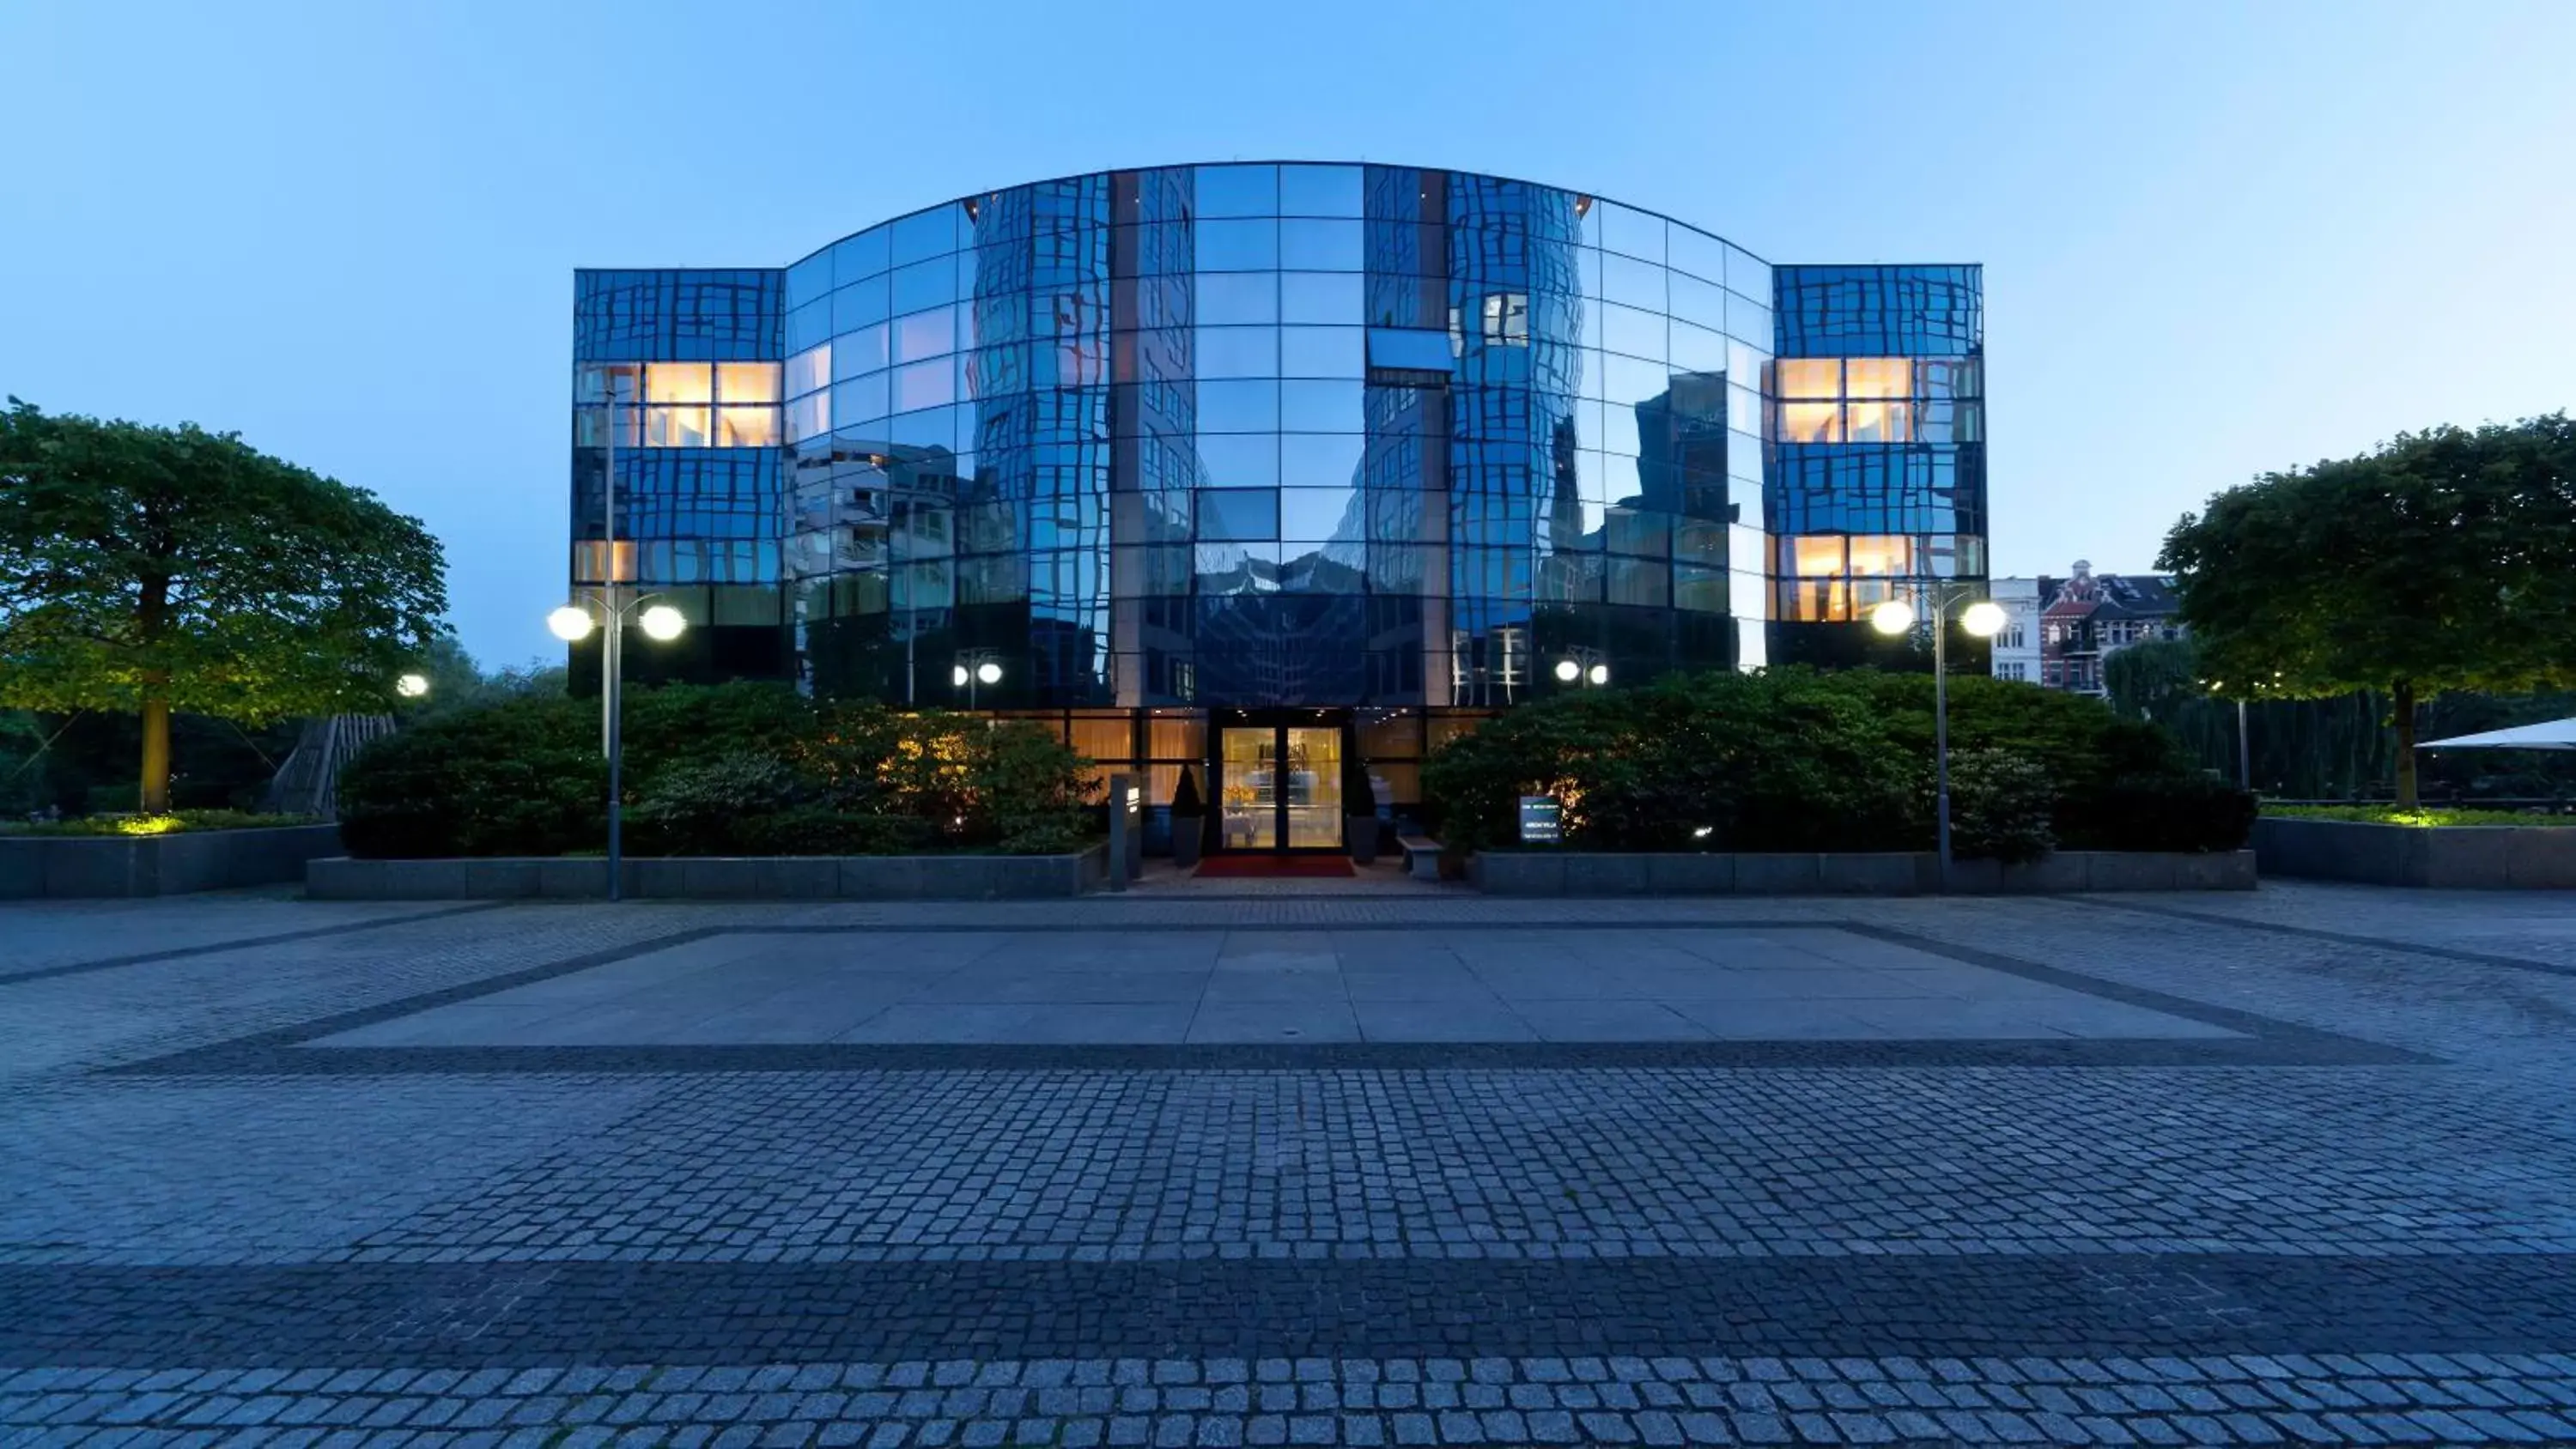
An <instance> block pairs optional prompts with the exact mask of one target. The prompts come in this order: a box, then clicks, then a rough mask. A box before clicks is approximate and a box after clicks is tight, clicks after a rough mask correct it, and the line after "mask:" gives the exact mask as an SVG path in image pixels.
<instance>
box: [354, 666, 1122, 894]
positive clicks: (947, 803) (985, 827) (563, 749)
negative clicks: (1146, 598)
mask: <svg viewBox="0 0 2576 1449" xmlns="http://www.w3.org/2000/svg"><path fill="white" fill-rule="evenodd" d="M1087 764H1088V762H1087V761H1085V760H1084V759H1082V757H1081V756H1079V755H1077V754H1075V753H1074V752H1073V751H1072V750H1070V749H1068V748H1066V747H1065V745H1064V744H1063V743H1062V742H1061V741H1060V740H1058V739H1057V738H1056V737H1055V736H1053V735H1052V734H1050V733H1048V732H1047V731H1044V730H1041V729H1039V728H1037V727H1035V726H1032V725H1028V724H1023V723H1018V722H1009V721H1005V722H994V721H988V720H983V719H973V718H968V717H965V716H961V715H948V714H941V713H937V712H926V713H918V714H904V713H899V712H897V711H895V710H891V709H888V708H886V707H885V706H883V705H879V704H874V703H864V702H861V703H846V704H836V703H829V702H816V701H813V700H809V699H806V698H805V697H803V696H801V695H799V694H797V693H796V692H795V691H794V690H793V689H791V688H788V687H786V686H784V685H768V684H727V685H716V686H697V685H671V686H666V687H663V688H658V689H651V690H638V691H635V692H634V693H633V694H631V695H630V696H629V697H628V701H627V717H626V728H625V776H624V785H625V789H626V805H627V810H626V815H627V821H628V825H629V830H628V835H627V840H628V843H629V845H630V847H631V848H632V849H633V850H635V851H636V852H637V853H638V854H675V855H698V854H725V855H802V854H833V855H841V854H851V855H859V854H895V853H908V852H914V851H938V850H985V851H1004V852H1013V853H1018V852H1029V851H1041V850H1042V851H1049V852H1053V851H1062V850H1071V849H1077V848H1079V847H1080V846H1081V845H1082V844H1083V842H1084V840H1085V837H1086V835H1087V833H1088V820H1089V817H1088V814H1087V812H1086V808H1085V795H1086V793H1087V791H1088V790H1089V788H1090V787H1089V786H1088V784H1087V782H1086V781H1085V779H1084V770H1085V767H1086V766H1087ZM605 772H606V766H605V764H604V762H603V761H602V760H601V759H600V753H599V706H598V704H597V702H596V701H595V700H593V701H583V700H572V699H562V698H526V699H512V700H507V701H504V702H502V703H499V704H495V705H492V706H490V707H488V708H482V709H475V710H470V711H464V712H460V713H457V714H453V715H447V716H441V717H437V718H433V719H427V720H423V721H421V722H419V723H417V724H415V725H413V726H411V727H410V728H407V729H405V730H404V731H402V732H401V733H400V734H397V735H394V736H393V737H391V738H389V739H386V740H383V741H380V742H378V743H377V744H375V745H372V746H370V747H369V748H368V749H367V750H366V751H365V752H364V753H363V754H361V755H360V756H359V757H358V758H357V759H356V760H354V761H352V762H351V763H350V766H349V769H348V770H347V771H346V772H345V773H344V774H343V775H342V777H341V782H340V811H341V830H342V835H343V838H344V839H345V840H346V841H347V843H348V845H349V849H350V851H351V852H352V853H353V854H357V855H362V856H455V855H560V854H564V853H567V852H574V851H595V850H598V849H600V848H601V847H602V846H603V845H604V844H605V842H606V838H607V810H606V805H605V794H606V788H607V782H606V775H605Z"/></svg>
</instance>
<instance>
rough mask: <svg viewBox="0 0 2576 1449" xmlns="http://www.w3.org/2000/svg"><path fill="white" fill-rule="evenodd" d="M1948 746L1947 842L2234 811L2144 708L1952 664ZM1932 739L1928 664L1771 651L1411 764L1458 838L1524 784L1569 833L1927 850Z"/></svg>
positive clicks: (1968, 848)
mask: <svg viewBox="0 0 2576 1449" xmlns="http://www.w3.org/2000/svg"><path fill="white" fill-rule="evenodd" d="M1950 747H1951V751H1952V755H1951V760H1952V769H1953V777H1952V791H1951V797H1952V798H1951V805H1952V831H1953V846H1954V848H1956V849H1957V850H1958V851H1959V853H1960V854H1962V855H1988V856H1992V857H1994V858H1998V859H2006V860H2027V859H2032V858H2035V857H2036V856H2037V855H2039V854H2043V853H2045V852H2046V851H2047V850H2048V849H2049V848H2050V847H2051V844H2052V843H2063V844H2065V845H2067V846H2069V847H2077V846H2081V847H2083V848H2088V849H2117V850H2168V849H2191V850H2203V849H2232V848H2234V846H2235V845H2236V844H2240V843H2241V842H2242V840H2243V838H2244V832H2243V829H2242V828H2239V827H2237V826H2235V825H2233V824H2231V822H2233V821H2235V820H2237V819H2238V818H2239V817H2240V816H2242V817H2243V818H2246V819H2250V815H2251V809H2252V802H2251V799H2250V797H2245V796H2242V795H2241V794H2239V793H2238V792H2231V791H2227V790H2226V789H2225V788H2224V787H2214V786H2212V784H2211V782H2209V781H2207V780H2206V779H2205V778H2203V777H2202V776H2200V775H2198V774H2197V773H2195V772H2193V771H2192V770H2191V768H2190V766H2189V765H2188V763H2187V762H2186V760H2185V759H2184V757H2183V755H2182V754H2181V752H2180V750H2179V749H2178V747H2177V746H2176V745H2175V742H2174V741H2173V739H2172V738H2171V737H2170V736H2168V735H2167V734H2166V733H2165V732H2164V731H2163V730H2161V729H2160V728H2158V727H2157V726H2155V725H2151V724H2147V723H2145V722H2143V721H2138V720H2124V719H2121V718H2119V717H2118V716H2116V715H2114V714H2112V713H2111V712H2110V711H2109V710H2108V709H2105V708H2104V707H2103V706H2102V704H2101V703H2100V702H2099V701H2097V700H2091V699H2086V698H2083V697H2081V696H2076V695H2069V694H2063V693H2060V692H2057V691H2053V690H2045V689H2040V688H2037V687H2035V686H2032V685H2028V684H2019V683H2013V682H2010V681H2003V680H1994V679H1987V678H1983V677H1973V676H1970V677H1960V678H1955V679H1953V680H1952V681H1951V683H1950ZM1932 756H1933V680H1932V679H1931V678H1930V676H1928V675H1907V674H1881V673H1878V672H1876V671H1872V670H1851V671H1844V672H1838V673H1820V672H1818V671H1815V670H1812V669H1806V668H1798V667H1790V668H1781V669H1771V670H1763V671H1759V672H1756V673H1752V674H1739V673H1733V672H1712V673H1706V674H1695V675H1674V676H1667V677H1665V678H1663V679H1660V680H1657V681H1655V682H1654V683H1652V684H1649V685H1645V686H1643V687H1640V688H1633V689H1618V690H1586V691H1583V692H1580V693H1567V694H1559V695H1552V696H1549V697H1547V698H1544V699H1541V700H1538V701H1535V702H1533V703H1530V704H1526V705H1522V706H1520V707H1518V708H1516V709H1513V710H1511V711H1509V712H1507V713H1505V714H1503V715H1501V716H1500V717H1498V718H1496V719H1494V720H1491V721H1488V722H1487V723H1485V724H1484V725H1483V726H1482V727H1480V728H1479V729H1478V730H1476V732H1474V733H1473V734H1470V735H1466V736H1464V737H1461V738H1459V739H1456V740H1453V741H1451V742H1450V743H1448V744H1446V745H1444V746H1443V747H1441V748H1440V749H1438V750H1436V751H1434V752H1433V754H1432V757H1431V758H1430V759H1429V760H1428V761H1426V762H1425V764H1424V766H1423V775H1422V781H1423V795H1424V799H1425V803H1426V804H1427V805H1429V806H1430V807H1431V809H1432V810H1433V811H1434V812H1436V814H1437V816H1438V818H1439V820H1440V829H1441V832H1442V835H1443V838H1444V840H1446V841H1447V842H1448V843H1450V844H1451V845H1453V846H1455V847H1457V848H1459V849H1461V850H1462V851H1472V850H1477V849H1489V848H1493V847H1496V846H1502V845H1508V844H1510V843H1511V842H1512V841H1513V840H1514V838H1515V835H1516V832H1517V818H1518V817H1517V811H1518V804H1519V797H1521V796H1522V795H1534V794H1546V795H1554V796H1556V797H1557V798H1558V799H1560V800H1561V801H1563V802H1564V805H1565V817H1564V831H1565V843H1566V845H1567V846H1569V847H1571V848H1574V849H1587V850H1692V849H1700V850H1721V851H1812V850H1929V849H1931V848H1932V844H1933V835H1934V830H1933V809H1932V793H1931V790H1930V788H1929V782H1930V776H1931V774H1932ZM2231 796H2232V797H2234V798H2228V797H2231ZM2231 831H2233V835H2232V837H2231ZM2175 841H2189V842H2192V843H2189V844H2173V843H2170V842H2175Z"/></svg>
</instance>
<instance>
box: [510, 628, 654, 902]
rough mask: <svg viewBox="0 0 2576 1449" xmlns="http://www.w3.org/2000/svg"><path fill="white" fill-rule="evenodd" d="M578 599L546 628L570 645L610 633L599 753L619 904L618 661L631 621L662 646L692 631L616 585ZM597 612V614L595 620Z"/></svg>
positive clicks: (611, 894)
mask: <svg viewBox="0 0 2576 1449" xmlns="http://www.w3.org/2000/svg"><path fill="white" fill-rule="evenodd" d="M574 597H575V599H576V601H577V602H574V603H570V604H566V605H564V606H563V607H562V608H560V609H557V610H555V611H554V612H553V613H551V614H548V615H547V616H546V627H547V628H548V629H551V630H553V631H554V635H555V637H556V638H558V639H561V640H563V641H564V642H565V643H567V644H570V643H575V642H578V641H580V640H582V639H586V638H588V637H590V631H591V630H592V629H594V628H602V627H604V628H605V630H606V634H605V636H604V637H603V638H602V639H601V640H600V649H601V652H603V653H604V654H606V655H607V658H605V659H603V660H601V661H600V665H599V692H600V700H601V703H600V715H601V718H602V720H603V726H602V733H603V734H605V735H606V738H605V739H603V740H602V741H601V742H600V749H601V752H602V753H603V754H605V755H607V756H608V898H609V899H610V900H612V901H613V900H617V899H619V897H620V896H621V894H622V893H623V889H624V884H623V882H622V881H621V880H620V879H619V876H620V874H621V872H620V866H621V864H622V863H623V861H624V859H625V840H624V826H625V814H626V811H625V800H624V796H625V780H624V775H625V766H626V748H625V739H624V731H623V729H622V728H621V725H622V724H623V722H624V719H625V714H626V709H625V700H624V699H623V698H622V697H621V696H622V695H623V694H624V692H625V688H626V670H625V668H624V666H623V664H622V662H621V661H620V660H619V659H618V657H617V656H618V652H619V650H620V649H621V648H623V647H624V641H625V637H626V616H627V615H628V614H635V615H636V620H635V622H636V624H637V625H638V626H639V627H641V628H642V629H643V631H644V635H645V637H646V638H648V639H652V640H654V641H655V642H657V643H669V642H670V641H671V640H673V639H677V638H679V637H680V635H681V634H683V633H685V632H686V631H687V630H688V627H689V620H688V616H687V615H685V614H682V613H681V612H680V611H679V610H677V609H675V608H672V607H671V606H670V605H668V604H657V603H653V602H652V600H653V599H654V598H655V597H656V596H655V595H652V594H644V595H640V596H638V597H636V598H631V599H629V598H625V597H623V593H622V591H621V590H620V589H619V588H618V586H617V585H615V584H605V585H602V586H601V587H599V588H597V589H588V590H581V591H577V592H576V593H575V595H574ZM582 600H586V601H587V602H588V604H589V607H584V604H583V603H582V602H579V601H582ZM593 609H596V610H597V613H598V618H596V619H594V618H593V617H592V611H593Z"/></svg>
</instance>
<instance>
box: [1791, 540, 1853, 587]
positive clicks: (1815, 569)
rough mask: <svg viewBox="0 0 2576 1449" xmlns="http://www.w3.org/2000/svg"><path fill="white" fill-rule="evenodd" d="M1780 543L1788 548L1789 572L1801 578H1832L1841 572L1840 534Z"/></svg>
mask: <svg viewBox="0 0 2576 1449" xmlns="http://www.w3.org/2000/svg"><path fill="white" fill-rule="evenodd" d="M1782 542H1784V543H1787V544H1788V545H1789V546H1790V571H1791V572H1793V573H1795V574H1797V575H1798V576H1799V577H1801V578H1810V579H1822V578H1832V577H1834V576H1835V575H1838V574H1840V573H1841V572H1842V571H1843V539H1842V535H1840V534H1825V535H1822V536H1820V537H1814V538H1791V539H1784V540H1782Z"/></svg>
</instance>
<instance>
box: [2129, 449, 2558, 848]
mask: <svg viewBox="0 0 2576 1449" xmlns="http://www.w3.org/2000/svg"><path fill="white" fill-rule="evenodd" d="M2157 565H2158V567H2160V568H2165V569H2170V570H2172V571H2173V572H2175V573H2176V574H2178V575H2180V576H2181V581H2182V618H2183V622H2184V623H2185V624H2186V625H2187V626H2188V627H2189V628H2190V630H2191V634H2192V638H2193V640H2194V641H2195V647H2196V649H2197V651H2198V656H2199V660H2200V664H2201V667H2202V669H2203V670H2204V671H2205V677H2206V678H2207V679H2208V680H2209V681H2210V682H2211V686H2212V687H2213V688H2214V689H2215V690H2216V692H2218V693H2220V694H2222V695H2225V696H2228V697H2233V698H2252V697H2257V696H2259V695H2271V696H2274V697H2279V698H2291V699H2319V698H2326V697H2329V696H2334V695H2343V694H2349V693H2351V692H2353V691H2355V690H2362V689H2373V690H2378V691H2381V692H2382V693H2384V694H2386V695H2387V696H2388V698H2389V700H2390V701H2391V706H2390V713H2391V716H2392V722H2393V723H2394V724H2395V726H2396V728H2397V733H2398V740H2397V745H2398V758H2397V791H2398V798H2399V800H2400V802H2401V803H2405V804H2410V805H2411V804H2413V803H2415V793H2416V791H2415V768H2414V743H2415V741H2414V725H2415V708H2416V706H2417V705H2418V704H2419V703H2422V702H2424V701H2427V700H2430V699H2432V698H2433V697H2435V696H2436V695H2439V694H2442V693H2446V692H2449V691H2453V690H2464V689H2465V690H2489V691H2499V692H2505V691H2518V690H2528V689H2538V688H2547V687H2551V686H2554V685H2565V684H2568V683H2571V682H2576V424H2571V423H2570V421H2569V420H2568V418H2567V417H2566V415H2564V414H2550V415H2547V416H2543V417H2537V418H2530V419H2526V420H2524V421H2522V422H2519V423H2511V424H2489V425H2486V426H2483V427H2479V428H2475V429H2466V428H2455V427H2444V428H2436V429H2433V430H2431V431H2429V432H2422V433H2407V434H2401V435H2399V436H2398V437H2397V438H2396V439H2394V440H2393V441H2391V442H2389V443H2388V444H2386V445H2385V446H2383V447H2381V448H2380V449H2378V450H2377V451H2375V452H2372V453H2369V454H2365V455H2363V456H2361V457H2358V458H2347V459H2342V460H2338V461H2328V462H2321V463H2318V464H2316V465H2314V466H2313V467H2308V468H2300V469H2293V470H2291V471H2289V472H2283V473H2269V474H2265V475H2264V476H2262V477H2261V478H2258V479H2256V480H2255V481H2254V482H2252V483H2250V484H2246V485H2244V486H2241V487H2237V488H2231V489H2229V490H2227V491H2226V492H2224V493H2220V494H2219V495H2217V496H2216V497H2214V498H2212V499H2211V500H2210V501H2209V505H2208V507H2207V509H2206V510H2205V511H2203V512H2201V513H2198V514H2185V515H2183V518H2182V520H2181V522H2179V523H2177V524H2176V525H2175V526H2174V529H2173V532H2172V533H2171V534H2170V535H2168V536H2167V538H2166V540H2165V546H2164V552H2163V554H2162V556H2161V557H2160V558H2159V559H2158V560H2157Z"/></svg>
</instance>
